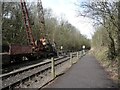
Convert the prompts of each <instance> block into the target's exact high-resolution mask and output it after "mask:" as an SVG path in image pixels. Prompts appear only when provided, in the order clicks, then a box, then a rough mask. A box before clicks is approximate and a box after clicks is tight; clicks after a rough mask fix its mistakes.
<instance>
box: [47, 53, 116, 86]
mask: <svg viewBox="0 0 120 90" xmlns="http://www.w3.org/2000/svg"><path fill="white" fill-rule="evenodd" d="M116 87H117V85H116V84H115V83H113V81H112V80H111V79H109V78H108V73H107V72H106V71H105V70H104V69H103V67H102V66H100V64H99V63H98V61H97V60H96V58H95V57H94V56H91V55H86V56H84V57H83V58H81V59H79V60H78V62H77V63H76V64H74V65H73V66H72V67H71V68H70V69H69V70H68V71H67V72H66V73H65V74H63V75H62V76H60V77H58V78H57V79H56V80H55V81H54V82H52V83H51V84H49V85H48V86H46V87H45V88H116Z"/></svg>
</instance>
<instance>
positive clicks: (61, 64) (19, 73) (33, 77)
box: [0, 53, 81, 90]
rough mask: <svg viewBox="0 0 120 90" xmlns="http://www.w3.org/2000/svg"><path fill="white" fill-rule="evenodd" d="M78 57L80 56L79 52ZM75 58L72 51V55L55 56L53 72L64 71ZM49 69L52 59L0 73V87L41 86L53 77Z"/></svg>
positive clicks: (75, 54)
mask: <svg viewBox="0 0 120 90" xmlns="http://www.w3.org/2000/svg"><path fill="white" fill-rule="evenodd" d="M79 57H81V56H80V54H79ZM77 59H78V54H77V53H72V56H71V55H70V56H69V55H68V56H60V57H59V58H55V59H54V69H55V74H56V75H59V74H61V73H62V72H63V71H65V69H67V68H70V66H71V62H72V63H74V62H76V60H77ZM71 60H72V61H71ZM51 69H52V59H46V60H44V61H43V62H40V63H37V64H34V65H29V66H26V67H23V68H20V69H17V70H14V71H12V72H9V73H5V74H2V75H0V78H1V80H2V87H1V89H2V90H11V89H14V88H33V87H34V88H41V87H42V86H44V85H45V84H46V83H48V82H49V81H51V80H53V79H54V78H53V76H52V74H51Z"/></svg>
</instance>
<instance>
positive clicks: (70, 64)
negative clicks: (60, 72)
mask: <svg viewBox="0 0 120 90" xmlns="http://www.w3.org/2000/svg"><path fill="white" fill-rule="evenodd" d="M71 66H72V53H70V67H71Z"/></svg>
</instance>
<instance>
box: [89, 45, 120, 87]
mask: <svg viewBox="0 0 120 90" xmlns="http://www.w3.org/2000/svg"><path fill="white" fill-rule="evenodd" d="M89 54H92V55H94V56H95V57H96V59H97V60H98V61H99V63H100V64H101V66H103V67H104V68H105V70H106V71H107V72H108V73H109V77H110V78H111V79H112V80H113V81H115V82H116V83H117V84H119V85H120V82H118V81H119V79H120V78H118V61H119V60H117V58H116V59H115V60H109V59H108V48H107V47H99V48H98V47H97V48H92V49H91V50H90V51H89Z"/></svg>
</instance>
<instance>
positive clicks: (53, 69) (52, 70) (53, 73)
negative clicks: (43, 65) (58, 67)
mask: <svg viewBox="0 0 120 90" xmlns="http://www.w3.org/2000/svg"><path fill="white" fill-rule="evenodd" d="M51 63H52V64H51V75H52V78H53V79H54V78H55V62H54V58H53V57H52V58H51Z"/></svg>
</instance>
